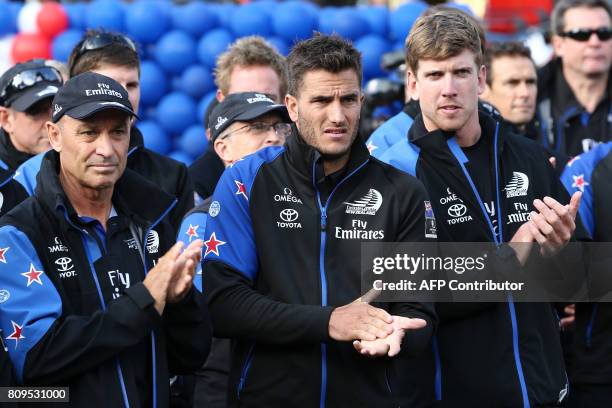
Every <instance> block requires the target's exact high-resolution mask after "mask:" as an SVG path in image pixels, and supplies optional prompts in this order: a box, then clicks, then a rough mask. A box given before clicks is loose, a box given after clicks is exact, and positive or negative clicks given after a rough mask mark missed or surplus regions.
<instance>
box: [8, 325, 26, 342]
mask: <svg viewBox="0 0 612 408" xmlns="http://www.w3.org/2000/svg"><path fill="white" fill-rule="evenodd" d="M11 324H12V325H13V332H12V333H11V335H10V336H8V337H7V338H6V339H7V340H15V348H17V345H18V344H19V340H21V339H25V336H24V335H23V334H21V332H22V331H23V325H21V326H20V325H18V324H17V323H15V322H14V321H12V320H11Z"/></svg>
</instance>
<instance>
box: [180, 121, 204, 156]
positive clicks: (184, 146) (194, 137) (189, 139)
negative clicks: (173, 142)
mask: <svg viewBox="0 0 612 408" xmlns="http://www.w3.org/2000/svg"><path fill="white" fill-rule="evenodd" d="M207 145H208V140H207V139H206V129H205V128H204V126H202V125H193V126H190V127H189V128H187V130H185V131H184V132H183V134H182V135H181V137H180V139H179V140H178V146H179V147H180V149H181V150H182V151H183V153H186V154H187V155H189V157H191V158H192V159H195V158H197V157H199V156H200V155H201V154H202V153H204V152H205V151H206V146H207Z"/></svg>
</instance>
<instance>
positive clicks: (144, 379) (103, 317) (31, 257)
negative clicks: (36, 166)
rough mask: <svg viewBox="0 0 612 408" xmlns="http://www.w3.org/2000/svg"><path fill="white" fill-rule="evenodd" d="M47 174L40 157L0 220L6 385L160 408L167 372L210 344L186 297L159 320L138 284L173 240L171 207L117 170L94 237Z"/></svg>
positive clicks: (55, 160)
mask: <svg viewBox="0 0 612 408" xmlns="http://www.w3.org/2000/svg"><path fill="white" fill-rule="evenodd" d="M58 171H59V155H58V154H57V153H56V152H55V151H50V152H48V153H46V155H45V157H44V159H43V163H42V167H41V171H40V173H39V174H38V180H39V182H38V187H37V190H36V193H35V194H34V195H33V196H32V197H29V198H28V199H27V200H26V201H24V202H23V203H21V204H20V205H18V206H17V207H15V208H14V209H13V210H12V211H10V212H9V213H8V214H6V215H5V216H4V217H3V218H2V220H1V221H0V254H1V256H0V274H1V275H2V288H4V289H6V290H7V292H8V293H9V296H8V298H7V299H6V300H5V301H4V302H2V303H0V328H2V330H3V332H4V333H6V335H5V337H4V340H5V342H7V343H8V344H7V347H8V351H9V354H10V357H11V360H12V363H13V365H14V367H15V371H16V376H17V379H18V381H19V383H20V384H24V385H29V386H34V385H46V386H67V387H70V405H71V406H77V407H116V406H132V407H150V406H158V407H166V406H168V400H169V395H168V394H169V393H168V389H169V373H185V372H190V371H193V370H195V369H197V368H198V367H200V366H201V364H202V362H203V361H204V359H205V357H206V354H207V352H208V348H209V345H210V336H211V333H210V326H209V324H210V323H209V321H208V315H207V311H206V307H205V303H204V302H203V297H202V296H201V294H200V293H199V292H198V291H197V290H191V291H190V292H189V293H188V294H187V295H186V297H185V298H184V299H183V300H182V301H181V302H179V303H177V304H168V305H166V308H165V309H164V313H163V315H162V316H160V315H159V314H158V313H157V311H156V310H155V308H154V300H153V298H152V296H151V295H150V293H149V291H148V290H147V289H146V287H145V286H144V284H142V281H143V280H144V277H145V275H146V273H147V271H148V270H149V269H150V268H152V267H153V265H154V264H155V262H157V260H158V259H159V257H161V256H162V255H163V254H164V253H165V252H166V251H167V249H169V248H170V247H171V246H172V244H173V243H174V242H175V236H174V229H173V228H172V227H171V226H170V223H169V222H168V213H169V212H170V211H171V209H172V207H173V206H174V205H175V203H176V200H175V199H174V198H173V197H171V196H169V195H167V194H166V193H164V192H163V191H161V190H160V189H158V188H157V187H156V186H154V185H153V184H151V183H150V182H148V181H147V180H145V179H144V178H142V177H141V176H139V175H138V174H136V173H134V172H132V171H130V170H126V171H125V173H124V174H123V176H122V177H121V178H120V179H119V181H118V182H117V183H116V185H115V190H114V194H113V210H114V211H112V212H111V217H110V218H109V221H108V223H107V228H106V231H104V229H103V228H102V226H101V225H100V223H99V222H98V221H96V220H93V219H87V218H86V217H80V216H78V215H77V214H76V213H75V210H74V208H73V207H72V205H71V204H70V202H69V201H68V199H67V197H66V195H65V193H64V191H63V189H62V187H61V185H60V182H59V177H58ZM143 197H146V198H147V199H146V200H143ZM114 214H118V215H114Z"/></svg>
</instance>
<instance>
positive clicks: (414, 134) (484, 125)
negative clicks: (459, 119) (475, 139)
mask: <svg viewBox="0 0 612 408" xmlns="http://www.w3.org/2000/svg"><path fill="white" fill-rule="evenodd" d="M478 122H479V123H480V130H481V133H480V137H486V138H490V139H491V140H492V139H493V137H494V136H495V132H496V128H497V126H498V122H497V121H495V120H494V119H493V118H491V116H489V115H488V114H486V113H484V112H480V111H479V112H478ZM454 136H455V132H445V131H443V130H440V129H438V130H434V131H433V132H429V131H428V130H427V129H426V128H425V123H424V122H423V115H422V114H419V115H418V116H417V117H416V118H415V119H414V123H413V124H412V127H411V128H410V130H409V131H408V140H409V141H410V142H411V143H414V144H415V145H417V146H419V147H420V148H421V149H424V150H425V151H428V152H429V153H432V154H436V153H442V154H444V153H447V152H448V151H449V148H448V144H447V141H448V139H450V138H451V137H454ZM498 137H499V139H498V146H499V149H498V152H497V154H498V155H499V154H501V153H502V152H503V146H504V132H499V133H498ZM491 146H493V143H491Z"/></svg>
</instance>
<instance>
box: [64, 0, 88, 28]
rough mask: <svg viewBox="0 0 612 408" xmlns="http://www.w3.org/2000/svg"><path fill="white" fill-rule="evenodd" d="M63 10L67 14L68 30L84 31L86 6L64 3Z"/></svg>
mask: <svg viewBox="0 0 612 408" xmlns="http://www.w3.org/2000/svg"><path fill="white" fill-rule="evenodd" d="M63 5H64V10H66V14H68V21H69V24H70V28H73V29H84V28H85V27H86V25H87V23H86V22H85V14H86V6H85V4H84V3H64V4H63Z"/></svg>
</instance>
